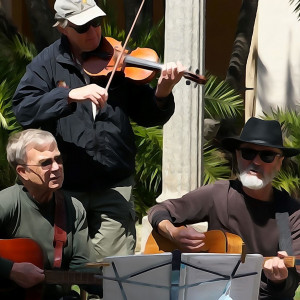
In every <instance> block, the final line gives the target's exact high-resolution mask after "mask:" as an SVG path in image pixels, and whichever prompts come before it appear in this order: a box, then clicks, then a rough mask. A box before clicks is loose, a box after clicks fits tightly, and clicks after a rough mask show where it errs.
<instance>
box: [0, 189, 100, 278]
mask: <svg viewBox="0 0 300 300" xmlns="http://www.w3.org/2000/svg"><path fill="white" fill-rule="evenodd" d="M64 203H65V213H66V220H67V221H66V229H67V230H66V231H67V244H66V246H65V247H64V249H63V258H62V266H61V268H62V269H65V270H67V269H76V268H78V267H80V266H82V265H83V264H85V263H87V262H89V261H94V259H93V257H92V250H91V249H92V248H91V245H90V241H89V237H88V227H87V221H86V212H85V210H84V208H83V206H82V204H81V202H79V201H78V200H76V199H75V198H71V197H66V196H65V197H64ZM54 215H55V200H54V199H52V200H51V201H49V202H48V203H46V204H39V203H37V202H36V201H34V200H33V199H32V198H31V197H30V195H29V194H28V192H27V191H26V189H25V188H24V186H22V185H19V184H15V185H14V186H12V187H9V188H7V189H5V190H2V191H1V192H0V238H1V239H12V238H31V239H33V240H35V241H36V242H37V243H38V244H39V245H40V246H41V248H42V251H43V255H44V268H45V269H52V265H53V259H54V247H53V238H54ZM12 265H13V262H11V261H9V260H7V259H5V258H0V277H2V278H8V276H9V273H10V270H11V268H12Z"/></svg>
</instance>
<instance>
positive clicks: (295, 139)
mask: <svg viewBox="0 0 300 300" xmlns="http://www.w3.org/2000/svg"><path fill="white" fill-rule="evenodd" d="M265 118H266V119H273V120H274V119H275V120H278V122H279V123H280V124H281V126H282V130H283V137H284V144H285V146H287V147H295V148H300V130H299V128H300V127H299V126H300V113H299V112H298V111H296V110H291V109H287V110H283V109H280V108H277V109H276V110H274V109H273V110H272V113H271V114H269V115H265Z"/></svg>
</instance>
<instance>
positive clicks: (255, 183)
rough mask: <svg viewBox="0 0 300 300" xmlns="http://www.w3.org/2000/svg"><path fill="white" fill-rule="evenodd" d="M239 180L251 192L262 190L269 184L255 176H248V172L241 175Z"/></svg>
mask: <svg viewBox="0 0 300 300" xmlns="http://www.w3.org/2000/svg"><path fill="white" fill-rule="evenodd" d="M239 179H240V181H241V182H242V184H243V186H244V187H246V188H249V189H251V190H260V189H262V188H263V187H265V186H266V185H267V184H268V183H269V182H266V180H264V179H260V178H258V177H256V176H255V175H250V174H247V172H246V171H244V172H242V173H241V174H240V175H239Z"/></svg>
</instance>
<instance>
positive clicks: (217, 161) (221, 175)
mask: <svg viewBox="0 0 300 300" xmlns="http://www.w3.org/2000/svg"><path fill="white" fill-rule="evenodd" d="M203 163H204V179H203V184H210V183H213V182H215V181H216V180H220V179H228V178H229V177H230V175H231V169H230V167H229V161H228V160H227V159H226V158H225V157H224V154H222V152H221V151H218V150H217V149H216V148H215V147H213V146H212V145H211V143H205V145H204V147H203Z"/></svg>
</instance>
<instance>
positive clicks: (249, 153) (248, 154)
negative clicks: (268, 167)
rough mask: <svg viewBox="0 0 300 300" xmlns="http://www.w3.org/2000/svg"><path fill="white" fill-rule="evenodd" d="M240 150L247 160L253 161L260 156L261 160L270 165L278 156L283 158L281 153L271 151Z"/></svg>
mask: <svg viewBox="0 0 300 300" xmlns="http://www.w3.org/2000/svg"><path fill="white" fill-rule="evenodd" d="M239 150H240V151H241V154H242V158H243V159H245V160H253V159H254V158H255V157H256V156H257V154H258V155H259V157H260V159H261V160H262V161H263V162H265V163H268V164H269V163H271V162H273V161H274V159H275V157H276V156H279V157H280V156H282V155H281V154H280V153H277V152H274V151H269V150H262V151H258V150H254V149H250V148H240V149H239Z"/></svg>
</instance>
